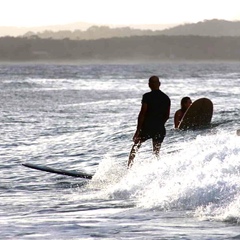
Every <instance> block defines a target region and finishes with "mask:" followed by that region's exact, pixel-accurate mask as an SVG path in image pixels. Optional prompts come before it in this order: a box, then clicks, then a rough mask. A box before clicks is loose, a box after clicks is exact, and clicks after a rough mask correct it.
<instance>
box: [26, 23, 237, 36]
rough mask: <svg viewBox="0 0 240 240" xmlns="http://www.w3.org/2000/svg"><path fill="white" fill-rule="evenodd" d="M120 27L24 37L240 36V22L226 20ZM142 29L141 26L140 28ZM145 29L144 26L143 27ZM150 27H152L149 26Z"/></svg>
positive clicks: (64, 31) (36, 34)
mask: <svg viewBox="0 0 240 240" xmlns="http://www.w3.org/2000/svg"><path fill="white" fill-rule="evenodd" d="M134 26H135V27H137V26H138V25H132V27H118V28H112V27H111V26H91V27H89V28H88V29H86V30H84V31H82V30H80V29H75V30H74V31H71V30H60V31H57V32H56V31H52V30H45V31H43V32H33V31H30V32H27V33H26V34H24V35H23V36H24V37H32V36H34V37H40V38H52V39H64V38H69V39H71V40H94V39H101V38H113V37H131V36H156V35H167V36H186V35H194V36H211V37H220V36H240V22H231V21H226V20H217V19H213V20H205V21H203V22H198V23H190V24H184V25H179V26H175V27H171V28H168V29H164V30H151V29H140V28H139V29H137V28H133V27H134ZM76 27H77V25H76ZM139 27H140V26H139ZM141 27H143V26H141ZM149 27H150V26H149Z"/></svg>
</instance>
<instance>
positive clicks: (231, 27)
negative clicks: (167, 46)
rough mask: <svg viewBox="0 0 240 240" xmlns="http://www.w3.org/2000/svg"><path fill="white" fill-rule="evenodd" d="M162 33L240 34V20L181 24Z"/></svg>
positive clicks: (171, 34)
mask: <svg viewBox="0 0 240 240" xmlns="http://www.w3.org/2000/svg"><path fill="white" fill-rule="evenodd" d="M161 34H164V35H168V36H177V35H197V36H212V37H221V36H233V37H236V36H240V21H236V22H232V21H226V20H218V19H213V20H205V21H203V22H198V23H189V24H183V25H179V26H176V27H173V28H170V29H166V30H162V31H161Z"/></svg>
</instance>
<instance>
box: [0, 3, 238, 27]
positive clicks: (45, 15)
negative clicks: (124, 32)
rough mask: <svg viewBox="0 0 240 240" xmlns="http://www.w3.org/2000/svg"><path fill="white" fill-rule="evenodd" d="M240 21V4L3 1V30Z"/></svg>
mask: <svg viewBox="0 0 240 240" xmlns="http://www.w3.org/2000/svg"><path fill="white" fill-rule="evenodd" d="M214 18H216V19H225V20H231V21H236V20H240V0H0V26H15V27H33V26H47V25H61V24H68V23H74V22H87V23H94V24H124V25H128V24H129V25H130V24H179V23H194V22H199V21H203V20H210V19H214Z"/></svg>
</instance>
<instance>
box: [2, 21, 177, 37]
mask: <svg viewBox="0 0 240 240" xmlns="http://www.w3.org/2000/svg"><path fill="white" fill-rule="evenodd" d="M176 25H177V24H131V25H97V24H95V23H86V22H75V23H69V24H63V25H51V26H42V27H11V26H10V27H6V26H0V37H3V36H12V37H17V36H22V35H25V34H26V33H28V32H33V33H34V34H39V33H42V32H44V31H48V32H57V31H75V30H79V31H86V30H87V29H88V28H90V27H92V26H99V27H101V26H107V27H109V28H116V29H118V28H125V27H130V28H133V29H141V30H153V31H154V30H163V29H166V28H170V27H173V26H176Z"/></svg>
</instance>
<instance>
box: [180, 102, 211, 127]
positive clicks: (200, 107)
mask: <svg viewBox="0 0 240 240" xmlns="http://www.w3.org/2000/svg"><path fill="white" fill-rule="evenodd" d="M212 115H213V103H212V101H211V100H210V99H208V98H199V99H197V100H196V101H194V102H193V103H192V105H191V106H190V107H189V108H188V109H187V111H186V112H185V114H184V115H183V118H182V120H181V122H180V123H179V125H178V129H181V130H187V129H197V128H202V127H206V126H208V125H209V124H210V123H211V120H212Z"/></svg>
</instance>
